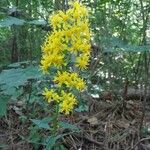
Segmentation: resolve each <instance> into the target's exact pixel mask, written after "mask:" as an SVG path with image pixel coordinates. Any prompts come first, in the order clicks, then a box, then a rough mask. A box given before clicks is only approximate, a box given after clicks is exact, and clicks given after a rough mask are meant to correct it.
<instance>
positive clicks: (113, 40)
mask: <svg viewBox="0 0 150 150" xmlns="http://www.w3.org/2000/svg"><path fill="white" fill-rule="evenodd" d="M102 42H103V44H104V45H105V47H104V52H118V51H119V52H144V51H150V45H131V44H128V43H125V42H124V41H123V40H121V39H120V38H117V37H105V38H104V39H102Z"/></svg>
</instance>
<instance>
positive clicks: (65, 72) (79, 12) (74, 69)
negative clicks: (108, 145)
mask: <svg viewBox="0 0 150 150" xmlns="http://www.w3.org/2000/svg"><path fill="white" fill-rule="evenodd" d="M69 6H70V8H69V9H68V10H66V11H57V12H54V14H52V15H51V16H50V17H49V23H50V25H51V26H52V29H53V31H52V32H50V33H48V34H47V36H46V40H45V42H44V44H43V46H42V60H41V68H42V70H43V72H44V73H47V74H50V73H51V72H50V69H51V68H55V70H56V72H55V73H54V76H53V77H52V82H53V83H54V84H55V86H54V87H53V88H50V89H48V88H45V91H44V92H43V95H44V96H45V98H46V100H47V102H48V103H50V102H52V101H54V105H55V106H56V116H55V117H54V118H55V120H54V122H53V124H54V125H55V127H54V128H55V129H56V130H55V132H56V131H57V127H56V126H57V123H56V122H57V121H58V117H59V116H58V115H59V113H64V114H65V115H69V114H70V113H72V112H73V110H74V108H75V106H76V105H77V104H78V96H77V93H79V92H81V91H83V90H84V89H85V88H86V81H85V80H84V79H83V78H82V77H81V75H80V72H81V71H83V70H85V69H87V66H88V63H89V57H90V47H91V46H90V29H89V20H88V10H87V8H86V7H85V6H84V5H82V4H81V3H79V2H78V1H75V2H72V3H70V5H69Z"/></svg>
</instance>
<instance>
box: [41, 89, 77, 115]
mask: <svg viewBox="0 0 150 150" xmlns="http://www.w3.org/2000/svg"><path fill="white" fill-rule="evenodd" d="M43 95H44V96H45V97H46V99H47V100H48V102H49V103H50V102H51V101H54V100H55V101H56V102H57V103H59V106H60V112H64V113H65V114H69V113H70V112H71V111H72V110H73V108H74V106H75V105H76V104H77V99H76V98H75V96H74V95H73V94H72V93H66V92H64V91H61V95H60V96H59V95H58V94H57V93H56V92H55V91H54V90H53V89H51V90H48V89H45V91H44V93H43Z"/></svg>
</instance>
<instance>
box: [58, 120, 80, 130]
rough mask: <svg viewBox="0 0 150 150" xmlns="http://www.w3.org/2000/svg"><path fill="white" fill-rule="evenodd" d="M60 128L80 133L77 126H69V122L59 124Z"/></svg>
mask: <svg viewBox="0 0 150 150" xmlns="http://www.w3.org/2000/svg"><path fill="white" fill-rule="evenodd" d="M59 126H60V127H62V128H64V129H70V130H72V131H77V132H79V128H77V127H76V126H75V125H72V124H69V123H67V122H62V121H61V122H59Z"/></svg>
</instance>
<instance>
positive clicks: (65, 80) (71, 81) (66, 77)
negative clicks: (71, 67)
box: [54, 71, 85, 90]
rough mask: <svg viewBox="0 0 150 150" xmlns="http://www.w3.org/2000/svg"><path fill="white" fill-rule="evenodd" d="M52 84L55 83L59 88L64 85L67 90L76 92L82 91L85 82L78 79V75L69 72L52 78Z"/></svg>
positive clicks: (59, 73)
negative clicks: (71, 89) (73, 89)
mask: <svg viewBox="0 0 150 150" xmlns="http://www.w3.org/2000/svg"><path fill="white" fill-rule="evenodd" d="M54 82H55V83H57V84H58V85H59V86H60V87H61V86H62V85H66V86H67V87H69V88H76V89H77V90H83V89H84V88H85V82H84V81H83V79H81V78H80V77H79V75H78V74H77V73H76V72H74V73H69V72H66V71H64V72H62V73H61V72H60V71H59V72H58V73H57V76H56V77H55V78H54Z"/></svg>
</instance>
